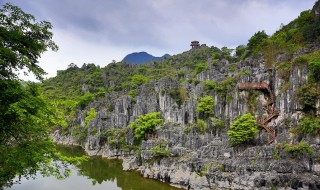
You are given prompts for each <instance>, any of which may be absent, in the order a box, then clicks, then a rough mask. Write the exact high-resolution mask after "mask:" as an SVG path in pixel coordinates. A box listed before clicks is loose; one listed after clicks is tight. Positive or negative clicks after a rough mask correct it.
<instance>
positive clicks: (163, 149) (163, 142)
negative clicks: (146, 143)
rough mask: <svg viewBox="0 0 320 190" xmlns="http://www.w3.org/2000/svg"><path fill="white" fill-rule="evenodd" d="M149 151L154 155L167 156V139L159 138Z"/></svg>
mask: <svg viewBox="0 0 320 190" xmlns="http://www.w3.org/2000/svg"><path fill="white" fill-rule="evenodd" d="M150 152H151V153H153V154H155V156H156V157H168V156H169V149H168V141H167V139H163V138H162V139H160V140H159V141H158V142H157V143H156V145H155V146H154V147H152V148H151V149H150Z"/></svg>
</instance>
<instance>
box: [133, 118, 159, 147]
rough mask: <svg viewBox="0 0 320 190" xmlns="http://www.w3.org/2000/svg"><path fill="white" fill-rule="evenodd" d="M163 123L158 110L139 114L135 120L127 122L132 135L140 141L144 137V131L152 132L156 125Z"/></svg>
mask: <svg viewBox="0 0 320 190" xmlns="http://www.w3.org/2000/svg"><path fill="white" fill-rule="evenodd" d="M162 123H163V119H160V112H153V113H148V114H145V115H140V116H139V117H138V118H137V119H136V120H135V121H133V122H131V123H130V124H129V127H130V128H131V129H132V130H133V132H134V137H135V138H136V139H137V140H138V141H139V142H140V141H142V140H143V139H144V137H145V134H146V133H152V132H154V131H155V130H156V127H157V126H158V125H161V124H162Z"/></svg>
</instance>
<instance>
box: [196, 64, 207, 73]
mask: <svg viewBox="0 0 320 190" xmlns="http://www.w3.org/2000/svg"><path fill="white" fill-rule="evenodd" d="M207 70H208V68H207V66H206V64H204V63H200V64H198V65H197V67H196V69H195V70H194V75H197V74H199V73H201V72H203V71H207Z"/></svg>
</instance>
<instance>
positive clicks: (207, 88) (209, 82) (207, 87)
mask: <svg viewBox="0 0 320 190" xmlns="http://www.w3.org/2000/svg"><path fill="white" fill-rule="evenodd" d="M203 85H204V89H205V91H206V94H209V93H210V91H211V90H214V89H215V87H216V86H217V83H216V82H214V81H212V80H207V81H204V82H203Z"/></svg>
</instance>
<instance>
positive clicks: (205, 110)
mask: <svg viewBox="0 0 320 190" xmlns="http://www.w3.org/2000/svg"><path fill="white" fill-rule="evenodd" d="M213 106H214V100H213V98H212V97H211V96H206V97H203V98H201V99H200V101H199V104H198V106H197V112H198V113H199V115H200V116H201V118H204V119H206V118H208V117H209V116H210V115H212V114H214V111H213Z"/></svg>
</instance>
